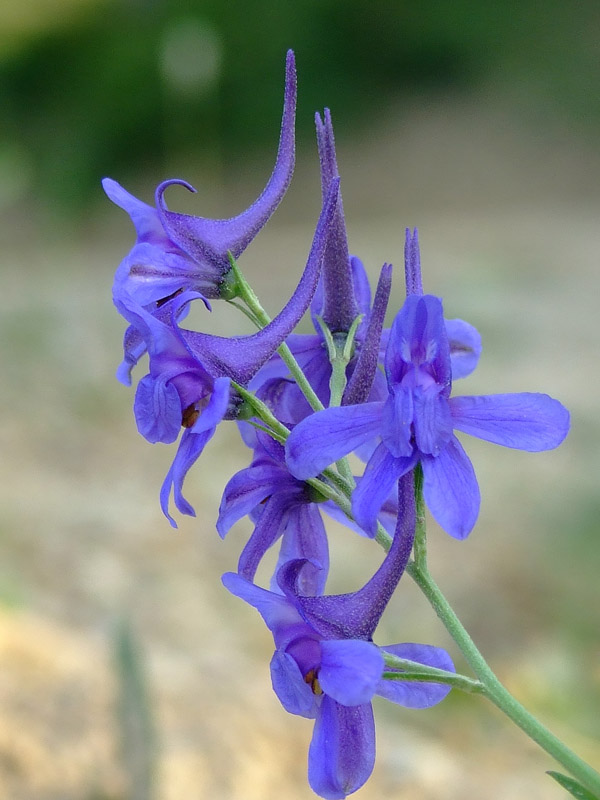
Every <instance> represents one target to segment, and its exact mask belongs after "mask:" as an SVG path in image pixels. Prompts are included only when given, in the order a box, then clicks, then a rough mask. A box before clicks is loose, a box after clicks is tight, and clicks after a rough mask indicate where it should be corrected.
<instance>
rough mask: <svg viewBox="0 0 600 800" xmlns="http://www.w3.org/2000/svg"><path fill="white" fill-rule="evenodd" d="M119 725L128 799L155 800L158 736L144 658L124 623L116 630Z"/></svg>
mask: <svg viewBox="0 0 600 800" xmlns="http://www.w3.org/2000/svg"><path fill="white" fill-rule="evenodd" d="M114 648H115V669H116V674H117V679H118V706H117V715H118V724H119V730H120V735H121V756H122V761H123V769H124V772H125V777H126V780H127V783H128V793H127V798H128V800H152V798H153V797H154V775H155V766H156V750H157V748H156V733H155V728H154V720H153V715H152V708H151V703H150V696H149V692H148V687H147V684H146V677H145V673H144V669H143V659H142V655H141V653H140V649H139V646H138V644H137V642H136V640H135V637H134V634H133V631H132V629H131V626H130V625H129V623H128V622H127V621H126V620H121V621H120V622H119V624H118V626H117V628H116V631H115V642H114Z"/></svg>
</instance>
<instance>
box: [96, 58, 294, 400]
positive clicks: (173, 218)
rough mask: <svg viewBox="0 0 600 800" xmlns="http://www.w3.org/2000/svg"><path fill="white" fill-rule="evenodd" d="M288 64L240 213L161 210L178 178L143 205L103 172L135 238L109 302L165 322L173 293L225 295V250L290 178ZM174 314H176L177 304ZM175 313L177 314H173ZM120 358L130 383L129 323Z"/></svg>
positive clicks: (246, 233)
mask: <svg viewBox="0 0 600 800" xmlns="http://www.w3.org/2000/svg"><path fill="white" fill-rule="evenodd" d="M296 84H297V81H296V65H295V59H294V54H293V52H292V51H291V50H289V51H288V53H287V58H286V68H285V92H284V101H283V117H282V121H281V133H280V136H279V148H278V151H277V158H276V161H275V167H274V169H273V172H272V174H271V177H270V178H269V181H268V182H267V185H266V186H265V188H264V189H263V191H262V193H261V194H260V196H259V197H258V199H257V200H256V201H255V202H254V203H253V204H252V205H251V206H249V207H248V208H247V209H246V210H245V211H243V212H242V213H241V214H238V215H237V216H235V217H231V218H230V219H208V218H207V217H196V216H191V215H188V214H178V213H176V212H173V211H169V210H168V208H167V206H166V203H165V199H164V193H165V190H166V189H167V188H168V187H169V186H172V185H181V186H184V187H186V188H187V189H189V190H190V191H191V192H195V191H196V190H195V189H194V188H193V187H192V186H191V185H190V184H189V183H187V182H186V181H182V180H168V181H164V182H163V183H161V184H160V185H159V186H158V187H157V189H156V206H155V207H153V206H149V205H147V204H146V203H144V202H142V201H141V200H138V199H137V198H136V197H134V196H133V195H131V194H130V193H129V192H127V191H126V190H125V189H123V187H122V186H120V185H119V184H118V183H117V182H116V181H114V180H112V179H111V178H104V180H103V181H102V185H103V187H104V191H105V192H106V194H107V195H108V197H109V198H110V199H111V200H112V201H113V203H115V204H116V205H118V206H119V207H120V208H122V209H123V210H125V211H126V212H127V213H128V214H129V216H130V217H131V221H132V222H133V224H134V227H135V231H136V234H137V239H136V243H135V245H134V246H133V248H132V249H131V251H130V252H129V253H128V254H127V256H126V257H125V258H124V259H123V261H122V262H121V264H120V265H119V267H118V269H117V272H116V274H115V280H114V284H113V297H114V300H115V304H116V305H117V308H119V301H120V299H121V298H122V296H123V295H127V296H128V297H129V298H131V299H132V300H133V301H134V302H135V303H137V304H138V305H139V306H141V307H143V308H144V309H145V310H146V311H147V312H149V313H151V314H153V315H154V316H157V317H159V319H162V320H166V319H167V318H168V317H169V316H170V313H171V305H172V303H173V300H174V298H176V297H177V295H179V294H180V293H181V292H184V291H191V292H195V293H196V295H197V296H198V297H200V296H201V297H203V298H208V299H219V298H222V297H225V298H227V299H229V298H230V297H231V294H230V290H231V287H230V286H229V285H228V283H227V275H228V273H229V271H230V269H231V265H230V262H229V257H228V253H231V254H232V255H233V256H234V257H235V258H237V257H238V256H240V255H241V254H242V253H243V252H244V250H245V249H246V247H248V245H249V244H250V243H251V242H252V240H253V239H254V237H255V236H256V235H257V234H258V233H259V231H260V230H261V228H263V227H264V225H265V224H266V223H267V222H268V220H269V219H270V217H271V216H272V214H273V212H274V211H275V209H276V208H277V206H278V205H279V203H280V202H281V200H282V199H283V197H284V195H285V193H286V191H287V188H288V186H289V184H290V181H291V179H292V175H293V172H294V163H295V135H294V131H295V120H296V95H297V91H296ZM179 312H180V314H183V309H182V307H181V305H180V306H179ZM180 318H181V317H180ZM123 349H124V361H123V363H122V364H121V366H120V367H119V370H118V372H117V377H118V378H119V380H120V381H121V382H122V383H125V384H127V385H128V384H130V383H131V370H132V368H133V367H134V366H135V364H136V363H137V362H138V360H139V359H140V357H141V356H142V355H143V354H144V352H145V347H144V343H143V341H142V338H141V336H140V334H139V331H137V330H136V329H135V327H129V328H128V329H127V332H126V334H125V338H124V341H123Z"/></svg>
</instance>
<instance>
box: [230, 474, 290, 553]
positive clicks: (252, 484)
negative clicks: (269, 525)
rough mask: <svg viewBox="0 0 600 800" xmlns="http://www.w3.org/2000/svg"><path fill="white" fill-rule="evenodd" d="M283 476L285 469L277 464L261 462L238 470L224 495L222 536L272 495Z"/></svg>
mask: <svg viewBox="0 0 600 800" xmlns="http://www.w3.org/2000/svg"><path fill="white" fill-rule="evenodd" d="M282 478H285V472H284V471H283V469H282V468H281V467H279V466H277V465H273V464H259V465H256V466H250V467H248V468H247V469H242V470H240V471H239V472H237V473H236V474H235V475H234V476H233V478H231V480H230V481H229V482H228V484H227V486H226V487H225V490H224V492H223V497H222V498H221V505H220V507H219V518H218V520H217V530H218V532H219V536H221V538H223V537H224V536H225V534H226V533H227V532H228V531H229V529H230V528H231V526H232V525H234V524H235V523H236V522H238V520H240V519H242V517H245V516H246V515H247V514H249V513H250V512H251V511H252V510H253V509H254V508H256V506H257V505H259V504H260V503H262V502H263V500H264V499H265V498H267V497H269V496H270V495H272V494H273V492H274V491H276V489H277V488H278V487H279V486H280V485H281V481H282ZM290 480H292V479H291V478H290Z"/></svg>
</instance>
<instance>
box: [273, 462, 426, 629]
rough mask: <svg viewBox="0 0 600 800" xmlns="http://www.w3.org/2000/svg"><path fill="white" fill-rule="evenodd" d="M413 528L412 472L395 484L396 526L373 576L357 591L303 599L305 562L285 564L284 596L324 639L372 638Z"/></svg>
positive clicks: (400, 569)
mask: <svg viewBox="0 0 600 800" xmlns="http://www.w3.org/2000/svg"><path fill="white" fill-rule="evenodd" d="M415 525H416V510H415V489H414V477H413V472H409V473H407V474H405V475H403V476H402V478H401V479H400V481H399V482H398V523H397V526H396V531H395V533H394V538H393V541H392V546H391V547H390V549H389V552H388V554H387V555H386V557H385V559H384V560H383V563H382V564H381V566H380V567H379V569H378V570H377V572H376V573H375V574H374V575H373V577H372V578H371V579H370V580H369V581H368V582H367V583H366V584H365V585H364V586H363V587H362V589H359V590H358V591H357V592H351V593H349V594H339V595H323V596H321V597H305V596H303V595H301V594H300V593H299V591H298V579H299V574H300V572H301V571H302V569H303V568H304V565H305V564H306V561H304V560H300V559H298V560H295V561H291V562H288V563H287V564H285V565H284V566H283V567H282V568H281V569H280V570H279V572H278V574H277V580H278V583H279V586H280V588H281V590H282V591H283V593H284V594H285V595H286V596H287V597H288V598H290V601H291V602H292V603H294V604H295V605H296V606H297V607H298V608H299V609H300V611H301V613H302V615H303V616H304V618H305V619H306V621H307V622H308V624H309V625H311V626H312V627H313V628H314V629H315V630H316V631H318V632H319V633H320V634H321V636H323V637H324V638H327V639H371V637H372V635H373V632H374V631H375V628H376V627H377V623H378V622H379V619H380V618H381V615H382V614H383V612H384V610H385V607H386V606H387V604H388V602H389V599H390V597H391V596H392V594H393V593H394V590H395V589H396V586H397V585H398V581H399V580H400V578H401V577H402V573H403V572H404V569H405V568H406V565H407V563H408V559H409V558H410V554H411V551H412V546H413V541H414V536H415Z"/></svg>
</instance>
